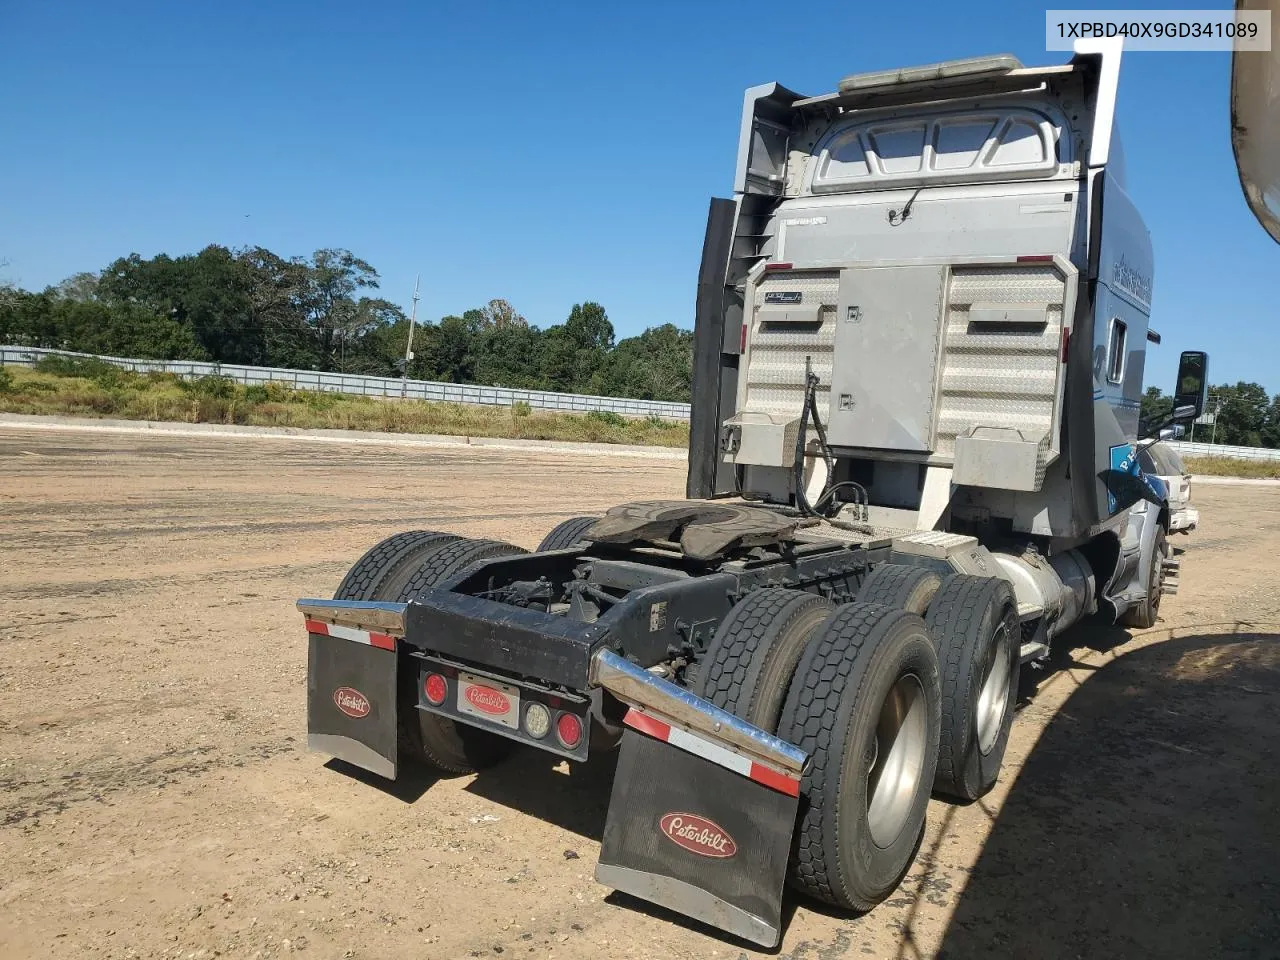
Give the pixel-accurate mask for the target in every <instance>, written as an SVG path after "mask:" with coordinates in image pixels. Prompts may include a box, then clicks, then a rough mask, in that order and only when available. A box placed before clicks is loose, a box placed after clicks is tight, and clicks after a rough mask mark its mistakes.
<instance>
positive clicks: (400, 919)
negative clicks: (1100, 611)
mask: <svg viewBox="0 0 1280 960" xmlns="http://www.w3.org/2000/svg"><path fill="white" fill-rule="evenodd" d="M683 486H684V481H683V467H682V465H681V464H679V463H677V462H662V461H645V460H635V459H627V460H624V459H610V458H605V457H599V458H597V457H586V456H565V455H558V456H553V455H549V454H544V453H541V452H537V453H527V454H526V453H513V452H511V451H482V450H475V451H472V450H466V449H446V448H441V449H436V450H423V449H417V450H400V449H396V448H389V447H355V446H345V445H339V444H332V443H307V442H299V441H274V440H255V441H246V440H227V439H218V438H210V439H207V440H205V439H189V438H148V437H138V436H104V435H100V434H81V433H63V432H43V431H42V432H35V431H25V430H10V429H4V428H0V956H3V957H5V958H9V957H17V958H25V957H68V958H70V957H74V958H108V957H111V958H126V957H185V958H192V960H194V958H208V957H213V956H224V957H245V958H256V957H279V956H284V955H286V954H290V953H295V952H298V951H302V952H303V954H304V956H315V957H318V958H329V957H333V958H401V957H404V958H415V960H416V958H436V957H440V958H452V957H494V956H499V955H501V956H502V957H503V960H506V958H507V957H523V956H531V957H581V958H586V957H642V958H643V957H688V958H694V957H696V958H706V957H723V958H729V960H737V958H741V957H750V956H756V955H758V954H757V953H756V951H755V950H753V949H751V948H749V947H748V946H746V945H744V944H740V943H737V942H731V941H728V940H726V939H724V938H722V937H719V936H717V935H715V934H714V933H713V932H712V931H708V930H707V929H705V928H702V927H699V926H698V925H696V924H693V923H690V922H686V921H683V920H681V919H680V918H678V917H674V916H672V915H670V914H667V913H665V912H663V911H659V910H654V909H651V908H649V907H647V906H646V905H644V904H642V903H639V902H638V901H635V900H632V899H630V898H626V897H623V896H620V895H617V894H612V893H611V892H610V891H608V890H607V889H605V888H603V887H600V886H598V885H597V884H596V883H595V882H594V881H593V879H592V876H591V873H592V868H593V864H594V860H595V855H596V852H597V850H598V840H599V836H600V832H601V829H602V827H603V822H604V814H605V806H606V804H607V801H608V785H609V769H608V767H609V764H608V763H607V762H604V763H600V762H597V763H593V764H589V765H587V766H584V767H575V768H573V769H569V768H568V767H567V765H564V764H559V763H556V762H555V760H554V758H549V757H546V756H544V755H541V754H537V753H532V752H531V753H526V754H520V755H517V756H516V757H514V758H513V759H511V760H509V761H507V762H506V763H505V764H504V765H502V766H501V767H499V768H497V769H495V770H492V771H489V772H486V773H485V774H482V775H479V776H476V777H464V778H459V779H445V780H439V781H434V782H433V781H432V779H431V778H429V777H426V776H425V775H418V776H412V777H408V778H405V779H402V781H401V782H399V783H397V784H395V785H394V786H391V787H388V786H387V785H385V784H382V783H379V782H377V781H376V778H373V777H370V778H367V779H363V780H362V779H355V778H353V777H352V776H350V775H349V773H348V772H346V771H344V770H341V769H338V768H337V767H336V766H335V765H333V764H329V763H327V762H326V759H325V758H324V757H322V756H318V755H314V754H310V753H307V752H306V750H305V748H304V741H305V732H306V731H305V702H304V693H305V669H306V642H305V640H306V638H305V634H304V633H303V630H302V622H301V617H300V616H299V615H298V614H297V613H296V612H295V610H294V609H293V605H292V604H293V601H294V599H295V598H297V597H299V596H326V595H328V594H330V593H331V591H332V590H333V588H334V586H335V585H336V584H337V583H338V581H339V579H340V578H341V577H342V575H343V573H344V571H345V570H346V568H347V567H348V566H349V565H350V564H351V563H352V562H353V561H354V560H355V558H356V557H358V556H359V554H360V553H361V552H362V551H363V550H364V549H365V548H366V547H368V546H369V545H371V544H372V543H374V542H375V541H377V540H379V539H380V538H382V537H384V536H386V535H388V534H390V533H393V532H397V531H400V530H404V529H411V528H435V529H442V530H450V531H454V532H457V533H460V534H464V535H469V536H489V537H499V538H504V539H508V540H511V541H513V542H515V543H518V544H521V545H523V546H526V547H533V546H535V545H536V544H537V542H538V540H539V539H540V538H541V536H542V535H543V533H544V532H545V531H546V530H547V529H549V528H550V527H551V526H552V525H554V524H555V523H556V522H557V521H559V520H560V519H562V518H564V517H567V516H570V515H574V514H579V513H588V512H592V511H599V510H601V509H603V508H604V507H606V506H609V505H611V504H613V503H616V502H619V501H623V500H627V499H639V498H647V497H678V496H680V495H681V493H682V490H683ZM1195 496H1196V500H1197V501H1198V503H1199V506H1200V510H1201V513H1202V517H1203V528H1202V529H1201V530H1200V531H1198V532H1197V533H1195V534H1193V535H1191V536H1190V537H1179V538H1177V539H1176V544H1177V545H1178V546H1179V547H1185V551H1186V552H1185V554H1184V567H1183V576H1182V590H1181V593H1180V595H1178V596H1176V597H1172V598H1168V599H1167V600H1166V603H1165V608H1164V616H1165V620H1164V621H1163V622H1162V623H1161V624H1160V625H1159V626H1158V627H1157V628H1156V629H1154V630H1151V631H1147V632H1146V633H1144V634H1141V635H1139V636H1136V637H1130V636H1129V635H1128V634H1126V633H1124V632H1122V631H1119V630H1117V629H1114V628H1107V627H1104V626H1100V625H1097V624H1088V625H1085V626H1082V627H1080V628H1078V629H1077V630H1075V631H1073V632H1072V633H1071V634H1070V635H1069V636H1068V637H1067V638H1066V640H1067V642H1066V643H1064V644H1063V646H1064V647H1069V648H1072V649H1067V650H1063V651H1060V652H1059V653H1058V654H1057V656H1056V658H1055V661H1054V665H1053V667H1052V668H1051V669H1049V670H1047V671H1043V672H1041V673H1039V674H1037V675H1036V676H1035V677H1034V678H1032V682H1028V683H1027V684H1026V686H1027V691H1026V692H1027V694H1028V698H1027V700H1026V701H1025V704H1024V706H1023V707H1022V708H1021V711H1020V715H1019V717H1018V719H1017V721H1016V722H1015V724H1014V731H1013V736H1012V739H1011V742H1010V748H1009V759H1008V762H1007V765H1006V768H1005V773H1004V775H1003V777H1002V779H1001V782H1000V784H999V786H998V787H997V789H996V791H995V792H994V793H993V794H992V795H991V796H989V797H987V798H985V799H983V800H982V801H980V802H978V803H974V804H971V805H968V806H958V805H953V804H949V803H946V802H942V801H938V800H935V801H934V802H933V803H932V804H931V807H930V810H929V818H930V825H929V830H928V833H927V835H926V838H925V841H924V844H923V846H922V848H921V851H920V855H919V857H918V859H917V861H916V864H915V866H914V867H913V868H912V870H911V871H910V873H909V875H908V877H907V880H906V882H905V883H904V884H903V886H902V888H901V890H900V891H899V893H898V894H897V895H895V896H894V897H893V898H891V899H890V900H889V901H888V902H886V903H885V904H883V905H881V906H880V907H878V908H877V909H875V910H874V911H872V912H871V913H869V914H867V915H866V916H863V917H852V916H848V915H843V914H839V913H837V912H835V911H831V910H829V909H826V908H824V907H821V906H819V905H816V904H814V903H811V902H808V901H804V900H801V899H799V898H797V897H794V896H792V895H788V905H789V917H788V920H787V928H786V934H785V938H784V941H783V944H782V948H781V953H780V955H781V956H783V957H787V958H792V960H800V958H804V960H829V958H836V957H845V956H848V957H859V956H874V957H894V958H899V957H901V958H914V957H926V956H946V957H951V958H956V957H979V956H981V957H989V956H1009V957H1070V958H1075V957H1093V956H1099V957H1107V958H1115V957H1124V956H1143V957H1159V956H1168V957H1187V958H1206V957H1242V958H1243V957H1264V956H1265V957H1275V956H1280V865H1278V864H1277V859H1278V857H1280V799H1278V798H1280V763H1277V760H1278V759H1280V757H1278V756H1277V753H1278V752H1280V751H1278V747H1280V737H1278V734H1280V644H1278V643H1277V635H1278V632H1280V568H1278V566H1277V563H1276V560H1275V557H1276V556H1277V554H1278V553H1280V488H1274V487H1270V488H1268V487H1242V486H1238V487H1231V486H1201V487H1199V488H1198V489H1197V490H1196V493H1195Z"/></svg>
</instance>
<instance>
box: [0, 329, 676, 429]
mask: <svg viewBox="0 0 1280 960" xmlns="http://www.w3.org/2000/svg"><path fill="white" fill-rule="evenodd" d="M48 356H63V357H83V358H86V359H95V360H102V361H105V362H106V363H111V364H114V365H116V366H118V367H123V368H124V369H126V370H134V371H136V372H138V373H173V374H177V375H178V376H180V377H206V376H221V377H229V378H230V379H232V380H234V381H235V382H236V383H242V384H245V385H246V386H250V385H253V384H267V383H282V384H285V385H286V386H288V387H291V388H292V389H294V390H317V391H326V392H330V393H345V394H351V395H353V396H358V397H384V398H388V399H396V400H400V399H409V400H431V401H436V402H441V403H469V404H479V405H482V406H500V407H509V406H512V405H513V404H516V403H527V404H528V405H529V406H531V407H536V408H538V409H539V410H557V411H561V412H564V413H589V412H591V411H592V410H600V411H608V412H612V413H617V414H621V415H622V416H628V417H646V416H657V417H662V418H663V419H664V420H688V419H689V404H687V403H674V402H668V401H665V400H628V399H625V398H622V397H593V396H588V395H585V394H577V393H554V392H552V391H550V390H518V389H515V388H509V387H484V386H479V385H477V384H470V383H436V382H434V381H431V380H401V379H398V378H396V377H368V376H363V375H361V374H354V373H320V372H319V371H316V370H289V369H286V368H283V367H250V366H245V365H242V364H236V363H202V362H200V361H198V360H132V359H128V358H126V357H105V356H99V355H97V354H91V353H75V352H73V351H70V350H49V349H46V348H44V347H14V346H0V366H6V365H8V366H14V367H34V366H35V365H36V363H38V362H39V361H40V359H41V358H42V357H48Z"/></svg>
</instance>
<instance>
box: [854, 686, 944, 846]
mask: <svg viewBox="0 0 1280 960" xmlns="http://www.w3.org/2000/svg"><path fill="white" fill-rule="evenodd" d="M928 716H929V706H928V703H927V702H926V700H925V695H924V687H923V686H922V685H921V683H920V679H919V678H918V677H917V676H916V675H915V674H911V673H909V674H905V675H904V676H901V677H899V678H898V682H897V683H895V684H894V685H893V689H891V690H890V691H889V695H888V696H887V697H885V700H884V703H883V705H881V707H880V717H879V720H878V721H877V722H876V735H875V743H874V748H875V753H874V755H873V757H872V760H871V769H870V771H869V772H868V774H867V826H868V828H869V829H870V831H871V839H872V841H873V842H874V843H875V845H876V846H877V847H881V848H884V847H887V846H889V845H890V844H892V843H893V842H894V841H895V840H896V839H898V835H899V834H901V833H902V828H903V826H905V825H906V822H907V818H908V817H909V816H910V814H911V809H912V807H913V806H914V805H915V799H916V794H917V793H918V792H919V789H920V778H921V775H922V774H923V772H924V755H925V746H926V744H927V743H928V732H929V727H928Z"/></svg>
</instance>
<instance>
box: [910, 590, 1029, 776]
mask: <svg viewBox="0 0 1280 960" xmlns="http://www.w3.org/2000/svg"><path fill="white" fill-rule="evenodd" d="M926 623H927V624H928V626H929V633H930V634H931V635H932V636H933V639H934V642H935V643H936V644H937V646H938V662H939V664H940V665H941V669H942V738H941V740H940V742H939V746H938V771H937V775H936V779H935V780H934V785H933V786H934V789H935V790H937V791H938V792H939V793H945V794H948V795H950V796H953V797H957V798H959V799H961V800H976V799H978V798H979V797H981V796H982V795H983V794H985V793H986V792H987V791H988V790H990V789H991V788H992V787H994V786H995V784H996V780H997V779H998V778H999V776H1000V767H1001V765H1002V764H1003V763H1004V752H1005V748H1006V747H1007V746H1008V745H1009V728H1010V727H1011V726H1012V725H1013V707H1014V703H1015V701H1016V700H1017V696H1018V669H1019V654H1020V652H1021V646H1022V637H1021V631H1020V630H1019V626H1018V611H1017V605H1016V604H1015V602H1014V597H1013V590H1012V588H1011V587H1010V586H1009V583H1008V581H1007V580H1003V579H1001V578H999V577H971V576H966V575H963V574H956V575H953V576H950V577H948V578H947V579H946V580H944V581H943V583H942V586H941V587H939V588H938V593H937V595H936V596H935V597H934V599H933V603H932V605H931V606H930V607H929V616H928V618H927V620H926Z"/></svg>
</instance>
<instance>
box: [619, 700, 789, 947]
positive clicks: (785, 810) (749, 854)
mask: <svg viewBox="0 0 1280 960" xmlns="http://www.w3.org/2000/svg"><path fill="white" fill-rule="evenodd" d="M626 723H627V725H628V728H629V729H627V731H626V732H625V733H624V735H623V739H622V747H621V753H620V755H619V758H618V769H617V775H616V777H615V779H614V782H613V794H612V796H611V797H610V801H609V814H608V818H607V820H606V822H605V828H604V839H603V842H602V844H601V849H600V862H599V863H598V864H597V866H596V879H597V880H598V881H599V882H600V883H603V884H605V885H607V886H611V887H613V888H615V889H617V890H621V891H623V892H624V893H629V894H631V895H632V896H636V897H640V898H641V899H644V900H648V901H650V902H652V903H656V904H659V905H660V906H664V907H667V908H668V909H670V910H675V911H677V912H679V913H682V914H685V915H687V916H690V917H693V918H694V919H696V920H701V921H702V922H704V923H707V924H710V925H711V926H714V927H718V928H719V929H721V930H725V931H727V932H729V933H731V934H734V935H735V936H739V937H742V938H743V939H745V940H750V941H751V942H753V943H758V944H760V945H761V946H765V947H774V946H776V945H777V944H778V941H779V940H780V938H781V931H782V887H783V880H784V879H785V874H786V869H787V858H788V856H789V855H790V852H791V837H792V833H793V831H794V828H795V822H796V813H797V809H798V807H799V792H800V784H799V781H798V780H796V779H795V778H793V777H791V776H788V775H786V774H783V773H781V772H778V771H775V770H773V769H772V768H767V767H762V766H761V765H760V764H758V763H754V762H752V761H750V760H748V759H747V758H745V757H744V756H743V755H741V754H739V753H736V752H734V751H731V750H728V749H726V748H725V747H723V746H720V745H718V744H715V743H712V742H711V741H710V740H707V739H704V738H702V737H701V736H697V735H694V734H692V733H690V732H689V731H686V730H683V729H679V728H676V727H672V726H669V725H668V724H666V723H664V722H662V721H659V720H656V719H655V718H653V717H651V716H648V715H646V714H642V713H638V712H637V711H636V710H632V711H631V712H630V713H628V715H627V718H626Z"/></svg>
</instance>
